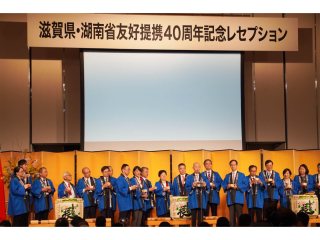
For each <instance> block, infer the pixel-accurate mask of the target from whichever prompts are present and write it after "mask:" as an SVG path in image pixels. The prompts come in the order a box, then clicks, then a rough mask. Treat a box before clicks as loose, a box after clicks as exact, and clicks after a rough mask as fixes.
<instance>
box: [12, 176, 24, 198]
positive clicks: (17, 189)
mask: <svg viewBox="0 0 320 240" xmlns="http://www.w3.org/2000/svg"><path fill="white" fill-rule="evenodd" d="M10 191H11V193H12V194H14V195H17V196H25V195H26V190H25V188H24V186H22V185H21V184H20V182H19V180H18V179H17V178H14V179H13V180H11V182H10Z"/></svg>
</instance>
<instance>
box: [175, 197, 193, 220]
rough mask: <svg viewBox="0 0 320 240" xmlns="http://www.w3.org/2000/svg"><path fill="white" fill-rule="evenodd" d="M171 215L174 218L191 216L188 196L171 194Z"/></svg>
mask: <svg viewBox="0 0 320 240" xmlns="http://www.w3.org/2000/svg"><path fill="white" fill-rule="evenodd" d="M170 217H171V218H172V219H187V218H191V212H190V210H189V208H188V197H187V196H177V197H174V196H170Z"/></svg>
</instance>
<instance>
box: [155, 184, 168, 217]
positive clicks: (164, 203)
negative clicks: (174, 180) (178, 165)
mask: <svg viewBox="0 0 320 240" xmlns="http://www.w3.org/2000/svg"><path fill="white" fill-rule="evenodd" d="M167 184H168V185H169V187H170V190H171V189H172V185H171V183H170V182H168V181H167ZM155 187H156V188H157V189H156V190H155V191H154V193H155V195H156V210H157V216H161V215H164V214H166V213H168V212H169V211H170V194H171V193H168V192H165V191H163V186H162V184H161V182H160V181H158V182H156V184H155Z"/></svg>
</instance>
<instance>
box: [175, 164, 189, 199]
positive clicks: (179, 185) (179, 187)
mask: <svg viewBox="0 0 320 240" xmlns="http://www.w3.org/2000/svg"><path fill="white" fill-rule="evenodd" d="M178 170H179V175H178V176H176V177H175V178H174V180H173V186H172V188H173V189H172V195H173V196H187V190H186V179H187V176H188V174H187V173H186V165H185V164H184V163H180V164H179V165H178Z"/></svg>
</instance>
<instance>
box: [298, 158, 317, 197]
mask: <svg viewBox="0 0 320 240" xmlns="http://www.w3.org/2000/svg"><path fill="white" fill-rule="evenodd" d="M298 172H299V174H298V175H296V176H295V177H294V179H293V182H294V188H293V194H305V193H308V192H312V191H314V182H313V176H312V175H310V174H309V169H308V167H307V165H305V164H301V165H300V166H299V169H298Z"/></svg>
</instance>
